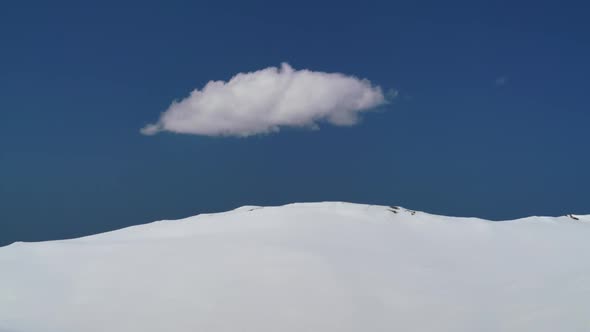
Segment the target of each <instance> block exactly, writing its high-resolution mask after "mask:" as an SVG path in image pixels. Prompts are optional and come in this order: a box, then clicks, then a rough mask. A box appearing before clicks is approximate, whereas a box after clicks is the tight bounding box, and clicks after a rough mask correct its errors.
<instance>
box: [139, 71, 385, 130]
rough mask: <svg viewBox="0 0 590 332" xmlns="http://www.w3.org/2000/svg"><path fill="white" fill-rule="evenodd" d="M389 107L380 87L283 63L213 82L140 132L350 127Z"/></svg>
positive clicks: (175, 105) (179, 102)
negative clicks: (364, 114)
mask: <svg viewBox="0 0 590 332" xmlns="http://www.w3.org/2000/svg"><path fill="white" fill-rule="evenodd" d="M384 103H386V98H385V96H384V94H383V92H382V90H381V88H380V87H379V86H375V85H373V84H372V83H371V82H370V81H368V80H366V79H359V78H356V77H353V76H347V75H344V74H340V73H324V72H318V71H310V70H295V69H293V68H292V67H291V66H289V64H287V63H283V64H282V65H281V67H280V68H277V67H269V68H265V69H262V70H259V71H255V72H250V73H239V74H237V75H235V76H234V77H232V78H231V79H230V80H229V81H228V82H224V81H209V82H208V83H207V84H206V85H205V86H204V87H203V88H202V89H201V90H199V89H196V90H194V91H193V92H191V94H190V95H189V96H188V97H186V98H185V99H183V100H181V101H175V102H173V103H172V105H170V107H168V109H167V110H166V111H165V112H163V113H162V114H161V116H160V119H159V120H158V122H156V123H153V124H149V125H147V126H145V127H144V128H143V129H141V133H142V134H144V135H154V134H157V133H159V132H162V131H170V132H174V133H181V134H194V135H206V136H242V137H245V136H250V135H255V134H263V133H269V132H275V131H278V130H279V129H280V128H281V127H311V128H314V127H317V126H318V124H319V123H321V122H326V123H330V124H333V125H337V126H351V125H354V124H356V123H358V121H359V115H360V113H362V112H366V111H369V110H371V109H374V108H375V107H376V106H379V105H382V104H384Z"/></svg>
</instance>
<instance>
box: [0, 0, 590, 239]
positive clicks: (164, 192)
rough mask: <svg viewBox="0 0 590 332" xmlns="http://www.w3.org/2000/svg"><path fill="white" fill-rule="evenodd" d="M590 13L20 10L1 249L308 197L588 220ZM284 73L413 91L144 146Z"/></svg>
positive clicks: (1, 174)
mask: <svg viewBox="0 0 590 332" xmlns="http://www.w3.org/2000/svg"><path fill="white" fill-rule="evenodd" d="M589 11H590V5H585V4H583V3H582V2H577V3H573V2H555V1H554V2H542V1H541V2H540V1H521V2H514V1H506V2H503V1H465V2H452V1H451V2H448V1H445V2H443V1H433V2H421V1H382V2H359V1H354V2H348V1H334V2H322V1H311V2H306V1H291V2H279V1H267V2H263V1H240V2H232V3H230V2H220V1H161V2H150V1H141V2H125V1H101V2H98V1H96V2H93V3H92V4H90V3H89V2H87V3H83V2H82V1H75V2H74V1H72V2H63V1H55V2H53V1H52V2H50V1H39V2H35V1H3V2H2V4H0V112H1V116H2V117H1V118H0V245H4V244H8V243H10V242H13V241H33V240H48V239H58V238H68V237H74V236H80V235H86V234H92V233H96V232H101V231H107V230H112V229H116V228H120V227H124V226H129V225H134V224H139V223H145V222H150V221H154V220H159V219H174V218H180V217H185V216H189V215H194V214H198V213H202V212H215V211H224V210H228V209H232V208H235V207H238V206H240V205H246V204H254V205H277V204H284V203H289V202H295V201H320V200H343V201H354V202H362V203H374V204H396V205H403V206H406V207H409V208H413V209H419V210H424V211H428V212H432V213H440V214H448V215H460V216H479V217H485V218H491V219H508V218H516V217H522V216H527V215H561V214H566V213H590V194H589V190H590V153H589V145H590V132H589V130H588V128H589V124H590V112H589V101H588V99H589V98H588V96H589V94H588V86H589V85H588V78H589V77H590V64H589V59H590V42H589V41H590V38H589V36H590V23H589V21H588V17H587V13H588V12H589ZM283 61H287V62H289V63H290V64H291V65H292V66H294V67H295V68H297V69H302V68H308V69H312V70H320V71H328V72H342V73H346V74H351V75H356V76H359V77H364V78H368V79H370V80H371V81H372V82H373V83H375V84H378V85H381V86H382V87H383V88H385V89H397V90H399V96H398V98H397V99H395V101H394V102H393V103H392V105H390V106H388V107H387V108H385V109H384V110H380V111H378V112H374V113H370V114H367V115H366V116H365V117H364V120H363V122H362V123H361V124H359V125H357V126H354V127H350V128H340V127H330V126H323V127H322V128H321V129H320V130H317V131H308V130H294V129H287V130H283V131H281V132H280V133H278V134H273V135H266V136H257V137H252V138H247V139H239V138H207V137H199V136H185V135H175V134H160V135H157V136H153V137H146V136H142V135H140V134H139V129H140V128H141V127H143V126H144V125H145V124H147V123H149V122H153V121H155V120H156V119H157V117H158V115H159V114H160V112H162V111H164V110H165V109H166V107H167V106H168V105H169V104H170V103H171V102H172V101H173V100H175V99H180V98H183V97H185V96H186V95H187V94H188V93H189V92H190V91H191V90H192V89H194V88H201V87H202V86H203V85H204V84H205V83H206V82H207V81H209V80H212V79H215V80H219V79H223V80H227V79H229V78H230V77H231V76H232V75H234V74H236V73H238V72H244V71H253V70H257V69H262V68H265V67H268V66H277V65H279V64H280V63H281V62H283ZM498 79H505V80H506V82H505V84H497V80H498Z"/></svg>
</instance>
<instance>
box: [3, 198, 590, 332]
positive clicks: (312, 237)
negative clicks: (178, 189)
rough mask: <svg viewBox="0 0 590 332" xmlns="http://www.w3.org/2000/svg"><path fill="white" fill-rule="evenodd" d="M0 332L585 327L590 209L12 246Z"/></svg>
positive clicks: (341, 210)
mask: <svg viewBox="0 0 590 332" xmlns="http://www.w3.org/2000/svg"><path fill="white" fill-rule="evenodd" d="M0 331H2V332H36V331H43V332H68V331H72V332H79V331H111V332H112V331H126V332H130V331H142V332H144V331H158V332H159V331H175V332H183V331H208V332H217V331H228V332H229V331H232V332H233V331H252V332H261V331H272V332H276V331H296V332H301V331H339V332H340V331H453V332H456V331H469V332H471V331H535V332H537V331H551V332H554V331H590V216H563V217H555V218H553V217H530V218H525V219H519V220H513V221H503V222H490V221H486V220H481V219H475V218H453V217H443V216H436V215H430V214H427V213H422V212H414V211H410V210H405V209H403V208H392V207H386V206H369V205H360V204H349V203H306V204H290V205H286V206H281V207H264V208H261V207H253V206H248V207H242V208H239V209H236V210H233V211H230V212H226V213H217V214H207V215H205V214H204V215H198V216H195V217H191V218H186V219H183V220H178V221H160V222H154V223H151V224H146V225H141V226H134V227H129V228H125V229H121V230H118V231H114V232H109V233H104V234H98V235H94V236H88V237H83V238H79V239H73V240H64V241H49V242H40V243H15V244H12V245H10V246H7V247H3V248H0Z"/></svg>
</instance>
